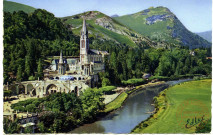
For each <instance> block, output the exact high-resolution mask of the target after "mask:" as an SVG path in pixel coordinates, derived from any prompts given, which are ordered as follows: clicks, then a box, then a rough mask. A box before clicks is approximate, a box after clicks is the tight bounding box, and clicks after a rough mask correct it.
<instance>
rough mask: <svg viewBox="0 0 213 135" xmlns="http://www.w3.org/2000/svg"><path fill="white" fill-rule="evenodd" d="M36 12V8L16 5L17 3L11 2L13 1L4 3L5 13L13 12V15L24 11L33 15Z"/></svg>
mask: <svg viewBox="0 0 213 135" xmlns="http://www.w3.org/2000/svg"><path fill="white" fill-rule="evenodd" d="M34 10H35V8H33V7H31V6H27V5H24V4H20V3H16V2H11V1H3V11H6V12H11V13H13V12H14V11H16V12H17V11H24V12H26V13H31V12H33V11H34Z"/></svg>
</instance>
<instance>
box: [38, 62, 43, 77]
mask: <svg viewBox="0 0 213 135" xmlns="http://www.w3.org/2000/svg"><path fill="white" fill-rule="evenodd" d="M37 71H38V73H37V77H39V78H42V77H43V67H42V61H41V59H39V61H38V68H37Z"/></svg>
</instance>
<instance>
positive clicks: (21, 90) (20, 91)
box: [17, 84, 25, 94]
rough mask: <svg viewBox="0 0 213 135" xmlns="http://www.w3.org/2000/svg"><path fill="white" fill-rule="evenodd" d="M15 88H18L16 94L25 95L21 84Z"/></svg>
mask: <svg viewBox="0 0 213 135" xmlns="http://www.w3.org/2000/svg"><path fill="white" fill-rule="evenodd" d="M17 88H18V94H25V86H24V85H23V84H19V85H18V86H17Z"/></svg>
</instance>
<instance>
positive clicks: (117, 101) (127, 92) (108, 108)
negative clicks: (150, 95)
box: [104, 81, 165, 113]
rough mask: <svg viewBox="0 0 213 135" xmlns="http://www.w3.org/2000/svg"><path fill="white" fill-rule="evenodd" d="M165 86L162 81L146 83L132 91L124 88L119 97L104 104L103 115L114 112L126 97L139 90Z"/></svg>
mask: <svg viewBox="0 0 213 135" xmlns="http://www.w3.org/2000/svg"><path fill="white" fill-rule="evenodd" d="M162 84H165V82H164V81H160V82H154V83H151V82H150V83H147V84H143V85H139V86H136V87H135V88H134V89H132V90H127V89H126V88H124V90H125V91H124V92H122V93H121V94H120V95H118V96H117V97H116V98H115V99H114V100H112V101H111V102H108V104H106V106H105V109H104V112H105V113H109V112H111V111H114V110H116V109H118V108H120V107H121V106H122V104H123V103H124V101H125V100H126V99H127V97H128V95H130V94H131V93H133V92H135V91H137V90H139V89H141V90H143V89H145V88H147V87H154V86H159V85H162Z"/></svg>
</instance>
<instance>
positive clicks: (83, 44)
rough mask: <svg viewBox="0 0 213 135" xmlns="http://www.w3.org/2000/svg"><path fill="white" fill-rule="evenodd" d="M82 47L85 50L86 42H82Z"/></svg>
mask: <svg viewBox="0 0 213 135" xmlns="http://www.w3.org/2000/svg"><path fill="white" fill-rule="evenodd" d="M81 45H82V48H85V42H84V40H81Z"/></svg>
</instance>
